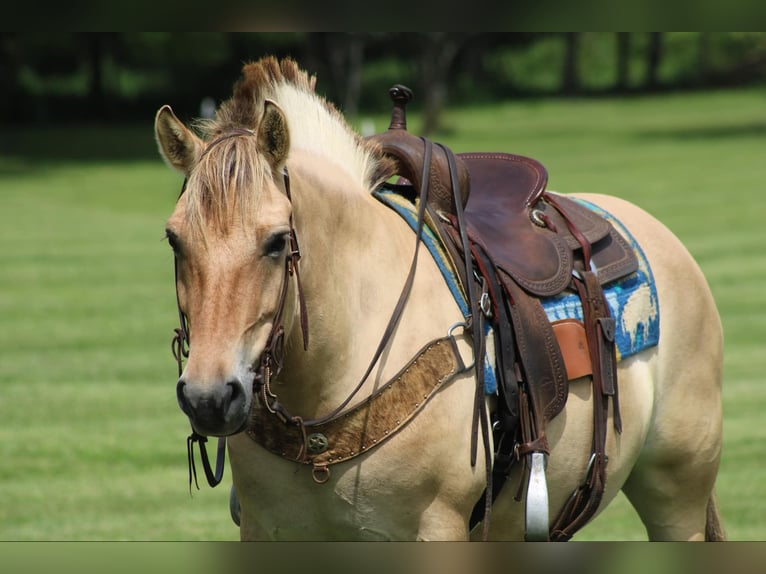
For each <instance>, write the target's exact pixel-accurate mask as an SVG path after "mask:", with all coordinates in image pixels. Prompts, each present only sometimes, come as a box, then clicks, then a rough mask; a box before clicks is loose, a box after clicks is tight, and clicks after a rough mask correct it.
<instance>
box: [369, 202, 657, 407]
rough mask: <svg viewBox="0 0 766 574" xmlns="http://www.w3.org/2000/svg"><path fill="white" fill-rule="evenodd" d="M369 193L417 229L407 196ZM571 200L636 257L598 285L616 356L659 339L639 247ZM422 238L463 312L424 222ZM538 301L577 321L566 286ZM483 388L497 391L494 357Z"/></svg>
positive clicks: (558, 316)
mask: <svg viewBox="0 0 766 574" xmlns="http://www.w3.org/2000/svg"><path fill="white" fill-rule="evenodd" d="M373 195H374V197H376V198H377V199H378V200H379V201H381V202H382V203H384V204H385V205H387V206H388V207H390V208H391V209H393V210H394V211H396V213H398V214H399V215H400V216H401V217H402V218H403V219H404V220H405V221H406V222H407V223H408V224H409V225H410V227H411V228H412V229H413V231H414V230H416V229H417V211H416V209H415V206H414V205H413V204H412V202H411V201H409V200H408V199H407V198H405V197H404V196H402V195H401V194H398V193H396V192H395V191H392V190H390V189H388V188H385V187H381V188H380V189H378V190H376V191H375V192H374V193H373ZM576 201H578V202H580V203H581V204H582V205H584V206H585V207H587V208H588V209H590V210H591V211H594V212H595V213H597V214H599V215H601V216H602V217H604V218H606V219H607V220H608V221H609V222H610V223H611V224H612V225H613V226H614V227H615V229H616V230H617V231H618V232H619V233H620V234H621V235H622V236H623V237H625V238H626V240H627V241H628V242H629V244H630V246H631V247H632V248H633V250H634V251H635V252H636V256H637V257H638V270H637V271H636V272H635V273H632V274H630V275H628V276H627V277H624V278H622V279H618V280H617V281H613V282H612V283H609V284H607V285H604V295H605V296H606V300H607V302H608V304H609V308H610V310H611V313H612V317H614V319H615V346H616V348H617V360H618V361H620V360H623V359H626V358H627V357H630V356H631V355H635V354H636V353H639V352H641V351H643V350H644V349H647V348H649V347H653V346H656V345H657V344H658V343H659V339H660V308H659V300H658V298H657V288H656V286H655V284H654V277H653V275H652V270H651V267H650V266H649V261H648V260H647V259H646V255H645V254H644V252H643V250H642V249H641V246H640V245H639V244H638V242H637V241H636V239H635V238H634V237H633V235H632V234H631V233H630V232H629V231H628V229H627V228H626V227H625V226H624V225H623V224H622V223H621V222H620V221H619V220H618V219H617V218H616V217H614V216H613V215H612V214H610V213H608V212H607V211H605V210H603V209H601V208H600V207H598V206H596V205H594V204H592V203H590V202H587V201H585V200H580V199H577V200H576ZM422 239H423V243H424V244H425V246H426V247H427V248H428V251H429V252H430V253H431V256H432V257H433V259H434V261H435V262H436V265H437V266H438V267H439V270H440V271H441V273H442V275H443V276H444V279H445V281H446V283H447V285H448V286H449V289H450V291H451V293H452V296H453V297H454V298H455V301H456V302H457V304H458V306H459V307H460V310H461V311H462V313H463V315H464V316H468V314H469V312H468V304H467V303H466V301H465V298H464V297H463V294H462V292H461V290H460V288H459V287H458V278H457V275H456V274H455V271H454V270H453V269H452V267H451V265H450V264H449V258H448V257H447V255H446V253H445V251H444V247H443V246H442V245H441V242H440V241H439V239H438V238H437V237H436V236H435V235H434V233H433V231H432V230H431V229H429V228H428V227H427V226H424V229H423V236H422ZM541 303H542V305H543V309H544V310H545V312H546V314H547V315H548V319H549V320H550V321H551V322H554V321H559V320H562V319H577V320H579V321H582V320H583V310H582V304H581V303H580V298H579V297H578V296H577V294H576V293H575V292H574V291H569V290H566V291H564V292H563V293H561V294H559V295H556V296H555V297H548V298H543V299H541ZM485 334H486V335H489V334H491V327H490V326H489V325H487V326H486V333H485ZM484 390H485V392H486V393H487V394H494V393H495V392H496V391H497V381H496V378H495V374H494V362H493V361H491V360H490V358H489V357H485V360H484Z"/></svg>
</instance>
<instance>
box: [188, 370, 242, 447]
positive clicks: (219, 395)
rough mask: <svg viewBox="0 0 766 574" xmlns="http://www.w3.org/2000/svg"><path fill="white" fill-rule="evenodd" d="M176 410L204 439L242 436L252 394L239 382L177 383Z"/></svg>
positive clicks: (235, 380)
mask: <svg viewBox="0 0 766 574" xmlns="http://www.w3.org/2000/svg"><path fill="white" fill-rule="evenodd" d="M176 397H177V398H178V406H180V407H181V410H182V411H183V412H184V413H185V414H186V416H188V417H189V420H190V421H191V424H192V427H193V428H194V430H195V431H197V433H198V434H201V435H204V436H229V435H232V434H236V433H238V432H242V431H243V430H244V429H245V428H246V426H247V422H248V417H249V413H250V406H251V402H252V393H248V392H247V390H246V388H245V385H244V384H243V383H242V381H240V380H239V379H232V380H230V381H228V382H227V383H224V384H217V385H200V384H194V383H191V382H189V381H185V380H184V379H183V378H181V379H179V381H178V384H177V385H176Z"/></svg>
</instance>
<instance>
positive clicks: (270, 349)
mask: <svg viewBox="0 0 766 574" xmlns="http://www.w3.org/2000/svg"><path fill="white" fill-rule="evenodd" d="M240 135H254V133H253V132H252V131H251V130H247V129H244V128H240V129H236V130H233V131H232V132H227V133H226V134H224V135H222V136H220V137H219V138H217V139H216V140H214V141H213V142H211V143H210V144H209V146H208V148H207V149H206V150H205V152H203V154H202V156H204V154H205V153H207V152H208V151H209V149H210V148H211V147H212V146H214V145H216V144H217V143H218V142H220V141H223V140H224V139H228V138H231V137H236V136H240ZM421 139H422V140H423V142H424V159H423V175H422V178H421V181H422V182H423V183H422V185H421V189H420V196H419V201H418V212H417V223H416V233H415V235H416V237H415V249H414V254H413V257H412V262H411V264H410V268H409V271H408V274H407V278H406V280H405V283H404V286H403V288H402V291H401V293H400V295H399V299H398V300H397V303H396V305H395V307H394V310H393V312H392V314H391V317H390V319H389V321H388V324H387V326H386V328H385V330H384V332H383V335H382V337H381V339H380V342H379V344H378V347H377V348H376V350H375V352H374V354H373V356H372V358H371V360H370V363H369V365H368V367H367V369H366V370H365V372H364V374H363V375H362V376H361V378H360V379H359V382H358V384H357V385H356V386H355V387H354V389H353V390H352V391H351V392H350V394H349V395H348V396H347V397H346V398H345V399H344V400H343V401H342V402H341V403H340V404H339V405H338V406H337V407H336V408H335V409H333V410H332V412H330V413H328V414H326V415H324V416H321V417H319V418H316V419H312V420H303V419H302V418H301V417H300V416H296V415H293V414H291V413H290V412H289V411H288V410H287V409H286V408H285V406H284V405H282V404H281V403H280V402H279V400H278V398H277V396H276V394H275V393H273V391H272V389H271V381H272V379H274V378H276V377H277V376H278V375H279V373H280V372H281V371H282V368H283V366H284V338H285V329H284V326H283V324H282V320H283V314H284V308H285V302H286V299H287V290H288V282H289V278H290V277H291V276H293V275H295V277H296V288H297V295H298V304H299V313H300V324H301V332H302V336H303V348H304V350H307V348H308V340H309V338H308V315H307V312H306V303H305V298H304V295H303V290H302V287H301V282H300V273H299V267H298V263H299V261H300V258H301V252H300V245H299V242H298V237H297V234H296V232H295V228H294V225H293V217H292V213H291V215H290V222H289V226H290V230H289V237H290V251H289V252H288V253H287V255H286V257H285V271H284V280H283V283H282V289H281V293H280V299H279V303H278V306H277V311H276V313H275V315H274V320H273V322H272V328H271V332H270V334H269V337H268V340H267V344H266V347H265V350H264V351H263V353H262V354H261V357H260V360H259V361H258V363H257V364H254V365H253V368H252V370H253V371H254V373H255V376H254V382H253V385H254V394H255V392H257V393H258V394H259V396H260V400H261V402H262V404H263V405H264V406H265V408H266V410H267V412H268V413H270V414H271V415H273V416H275V417H276V418H277V419H278V420H279V421H281V423H283V424H285V425H296V426H297V427H298V428H299V429H300V431H301V434H302V443H303V446H302V449H301V452H302V453H303V454H305V453H306V450H307V449H308V448H309V442H308V433H307V429H310V428H311V427H317V426H320V425H323V424H326V423H328V422H331V421H334V420H337V419H338V418H340V417H342V416H345V414H347V413H349V412H350V411H352V410H353V409H354V407H351V408H347V407H349V404H350V403H351V401H352V400H353V398H354V397H355V396H356V395H357V394H358V393H359V391H360V390H361V389H362V387H363V385H364V383H365V382H366V381H367V379H368V377H369V376H370V374H371V373H372V371H373V369H374V368H375V365H376V364H377V363H378V361H379V359H380V357H381V355H382V354H383V352H384V350H385V349H386V347H387V346H388V344H389V342H390V340H391V337H392V336H393V333H394V331H395V329H396V326H397V324H398V323H399V319H400V318H401V316H402V313H403V311H404V308H405V306H406V303H407V300H408V298H409V294H410V292H411V290H412V286H413V284H414V279H415V272H416V269H417V261H418V255H419V251H420V244H421V243H422V240H421V238H422V233H423V228H424V225H425V214H426V210H427V199H428V190H429V180H430V178H429V174H430V167H431V156H432V147H433V144H432V142H431V141H430V140H428V139H426V138H421ZM437 145H440V146H441V147H442V148H443V149H444V150H445V153H447V155H448V158H449V160H450V175H451V178H452V181H451V183H452V186H453V191H454V193H455V201H456V203H458V204H459V203H460V196H459V193H460V192H459V187H458V183H457V178H456V173H457V170H456V168H455V166H454V157H453V155H452V153H451V151H449V150H448V148H446V146H442V145H441V144H437ZM202 156H201V157H202ZM283 177H284V187H285V194H286V196H287V199H288V200H289V201H292V198H291V195H290V179H289V176H288V172H287V168H286V167H285V169H284V172H283ZM185 186H186V181H184V188H182V190H181V194H183V192H184V189H185ZM461 211H462V210H461ZM463 227H464V226H461V228H463ZM461 239H462V241H463V243H464V244H467V239H466V238H465V237H462V238H461ZM467 252H468V251H467V250H466V253H467ZM468 257H469V256H468V255H466V262H465V264H466V266H467V267H468V263H469V262H470V260H469V259H467V258H468ZM468 276H469V275H468ZM176 279H177V262H176ZM468 291H469V294H468V296H469V300H470V309H471V311H469V314H468V316H466V317H465V323H462V324H459V325H462V326H463V328H464V329H465V330H466V331H472V332H473V337H474V341H473V345H472V346H473V350H474V357H478V356H482V354H480V353H482V352H483V351H480V349H481V348H482V347H481V344H480V343H481V335H480V333H481V327H480V326H477V325H474V324H473V318H474V317H479V319H480V318H481V313H479V312H477V311H476V310H477V309H478V304H477V303H476V301H475V294H474V293H473V292H472V290H471V289H468ZM176 297H177V303H178V314H179V321H180V328H176V329H175V336H174V338H173V342H172V348H173V354H174V356H175V358H176V361H177V362H178V371H179V377H180V376H181V373H182V370H183V366H182V363H183V358H185V357H188V355H189V349H188V343H189V330H188V320H187V317H186V315H185V314H184V312H183V310H182V309H181V307H180V301H178V293H177V292H176ZM453 328H454V326H453ZM449 338H450V339H451V345H452V348H453V350H454V354H455V355H456V357H457V361H458V363H459V369H458V371H457V372H464V371H466V370H469V369H471V368H472V367H473V368H475V370H476V375H477V381H479V382H480V384H478V385H477V395H476V398H475V405H474V411H475V412H474V425H473V426H474V431H473V433H472V434H473V436H472V441H471V442H472V448H471V451H472V452H471V464H472V465H474V464H475V460H476V450H477V447H476V434H477V432H476V431H477V427H478V426H479V425H480V426H481V427H482V428H481V430H482V435H483V437H484V447H485V453H487V455H486V456H487V457H490V456H491V454H490V449H489V444H488V442H487V441H488V436H489V434H488V429H487V428H486V425H487V422H486V417H484V416H481V413H482V412H483V400H482V397H481V395H480V392H481V388H483V385H482V384H481V380H482V378H483V377H482V375H483V371H482V369H483V367H482V362H481V361H478V360H474V361H473V363H472V365H471V366H468V367H466V366H465V365H464V364H463V362H462V359H460V356H459V355H460V354H459V352H458V351H457V347H456V344H455V341H454V338H453V337H452V335H451V330H450V335H449ZM477 339H478V341H477ZM384 389H385V387H384ZM380 392H381V390H378V391H376V393H373V394H372V395H371V396H370V397H369V398H368V399H367V400H370V399H372V398H375V397H376V396H377V394H379V393H380ZM195 442H197V443H199V448H200V456H201V459H202V464H203V468H204V471H205V475H206V477H207V480H208V484H210V486H211V487H215V486H217V485H218V484H219V483H220V482H221V479H222V477H223V467H224V460H225V448H226V439H225V437H220V438H219V439H218V451H217V457H216V470H215V472H213V471H212V469H211V466H210V462H209V458H208V455H207V451H206V447H205V444H206V442H207V437H205V436H202V435H199V434H198V433H196V431H194V429H193V428H192V433H191V434H190V435H189V437H188V438H187V456H188V460H189V487H190V488H191V483H192V479H193V480H194V482H195V484H197V476H196V467H195V463H194V452H193V446H194V443H195ZM486 463H487V480H488V484H490V485H491V482H490V481H491V470H490V469H491V460H490V459H489V458H488V459H487V461H486ZM319 469H320V470H321V473H319V474H317V467H315V468H314V471H313V472H312V476H313V477H314V480H315V481H316V482H318V483H322V482H326V481H327V480H328V479H329V469H328V468H327V466H326V465H324V466H322V467H319ZM197 488H199V485H197ZM488 509H489V504H487V510H486V513H485V516H486V517H487V518H488V517H489V510H488ZM485 528H486V527H485Z"/></svg>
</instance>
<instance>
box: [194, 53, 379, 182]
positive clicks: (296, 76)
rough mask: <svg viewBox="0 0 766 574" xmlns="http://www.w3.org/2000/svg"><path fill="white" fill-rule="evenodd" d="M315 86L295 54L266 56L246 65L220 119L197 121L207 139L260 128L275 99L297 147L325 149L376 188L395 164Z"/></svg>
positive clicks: (329, 156) (219, 113)
mask: <svg viewBox="0 0 766 574" xmlns="http://www.w3.org/2000/svg"><path fill="white" fill-rule="evenodd" d="M315 86H316V76H313V75H312V76H309V75H308V73H307V72H306V71H305V70H302V69H301V68H300V67H299V66H298V64H297V63H296V62H295V61H294V60H292V59H291V58H284V59H282V60H277V59H276V58H274V57H272V56H268V57H265V58H262V59H260V60H258V61H257V62H251V63H248V64H246V65H245V66H244V67H243V68H242V77H241V78H240V79H239V80H238V81H237V82H236V83H235V84H234V89H233V95H232V97H231V98H230V99H229V100H227V101H225V102H224V103H223V104H221V106H220V108H219V109H218V110H217V112H216V115H215V118H213V119H212V120H208V121H200V122H199V123H198V126H199V127H200V128H201V130H202V132H203V134H204V136H205V139H207V140H208V141H210V140H212V139H215V138H216V137H219V136H220V135H222V134H224V133H226V132H227V131H231V130H233V129H236V128H247V129H255V128H257V124H258V121H259V120H260V117H261V113H262V112H263V107H264V101H265V100H266V99H270V100H273V101H275V102H276V103H277V104H278V105H279V106H280V108H281V109H282V111H283V112H284V114H285V116H286V118H287V124H288V129H289V130H290V145H291V147H292V148H297V149H304V150H309V151H312V152H315V153H317V154H321V155H323V156H325V157H327V159H328V160H329V161H333V162H335V163H337V164H338V166H339V167H340V168H343V169H346V170H347V171H348V172H349V174H350V175H351V176H352V177H353V178H354V179H355V180H356V181H358V182H359V184H360V185H361V187H362V188H363V189H365V190H368V191H369V190H371V189H374V188H375V187H377V186H378V185H379V184H380V183H382V182H383V181H385V179H387V178H388V177H390V176H391V175H392V174H393V173H392V172H393V169H392V168H393V165H392V163H391V162H390V160H388V159H387V158H385V156H383V154H382V152H381V150H380V146H379V145H378V144H375V143H373V142H370V141H367V140H364V139H362V138H361V137H360V136H359V134H358V133H357V132H355V131H354V130H353V129H352V128H351V127H350V126H349V124H348V123H347V122H346V119H345V118H344V117H343V115H342V114H341V113H340V112H339V111H338V110H337V108H336V107H335V106H334V105H333V104H332V103H330V102H328V101H327V100H326V99H325V98H323V97H321V96H319V95H318V94H317V93H316V92H315Z"/></svg>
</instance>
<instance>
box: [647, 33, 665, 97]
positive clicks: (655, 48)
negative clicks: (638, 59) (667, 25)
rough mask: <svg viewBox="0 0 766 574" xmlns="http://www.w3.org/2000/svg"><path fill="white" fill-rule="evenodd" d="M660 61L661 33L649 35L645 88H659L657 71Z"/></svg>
mask: <svg viewBox="0 0 766 574" xmlns="http://www.w3.org/2000/svg"><path fill="white" fill-rule="evenodd" d="M661 61H662V32H651V33H650V34H649V53H648V55H647V63H646V87H647V88H649V89H650V90H655V89H657V88H658V87H659V85H660V81H659V70H660V62H661Z"/></svg>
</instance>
